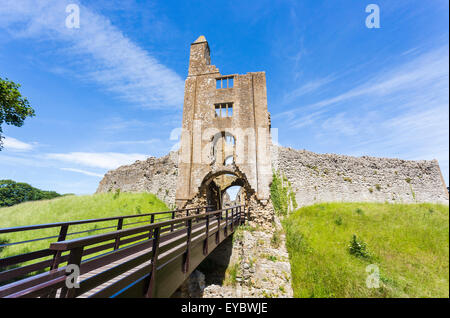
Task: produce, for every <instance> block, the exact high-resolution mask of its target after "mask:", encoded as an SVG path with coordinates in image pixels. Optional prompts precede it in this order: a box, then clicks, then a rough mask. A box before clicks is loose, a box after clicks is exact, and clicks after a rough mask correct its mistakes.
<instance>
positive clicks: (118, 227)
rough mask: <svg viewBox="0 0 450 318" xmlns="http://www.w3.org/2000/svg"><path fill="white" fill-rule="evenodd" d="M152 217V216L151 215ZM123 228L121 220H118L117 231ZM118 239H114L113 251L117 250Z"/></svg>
mask: <svg viewBox="0 0 450 318" xmlns="http://www.w3.org/2000/svg"><path fill="white" fill-rule="evenodd" d="M152 216H153V215H152ZM122 227H123V218H120V219H119V221H118V222H117V231H120V230H121V229H122ZM119 243H120V238H116V241H115V242H114V250H117V249H118V248H119Z"/></svg>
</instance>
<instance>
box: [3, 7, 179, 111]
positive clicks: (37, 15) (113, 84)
mask: <svg viewBox="0 0 450 318" xmlns="http://www.w3.org/2000/svg"><path fill="white" fill-rule="evenodd" d="M73 2H74V1H73V0H71V1H68V0H41V1H33V0H21V1H17V0H0V7H1V8H2V10H0V28H4V29H6V30H7V31H8V32H9V34H11V35H12V36H13V37H20V38H32V39H36V40H38V41H42V40H47V41H49V42H50V41H56V42H57V43H59V44H62V45H63V48H60V49H59V50H58V53H57V54H63V55H64V56H65V57H66V61H67V63H69V65H65V67H67V66H69V67H72V68H75V69H76V70H77V72H78V75H79V76H81V77H82V78H87V79H89V80H92V81H93V82H96V83H99V84H101V85H102V86H103V87H105V88H106V89H107V90H109V91H111V92H113V93H115V94H118V95H119V96H120V97H121V98H122V99H124V100H126V101H127V102H132V103H136V104H139V105H141V106H143V107H148V108H164V107H180V108H181V106H182V104H183V89H184V81H183V80H182V79H181V78H180V76H179V75H178V74H176V73H175V72H174V71H172V70H171V69H169V68H168V67H166V66H164V65H163V64H161V63H160V62H159V61H158V60H157V59H156V58H154V57H153V56H152V55H151V54H149V53H148V52H147V51H145V50H143V49H142V48H140V47H139V46H138V45H136V44H135V43H133V42H132V41H131V40H130V39H129V38H127V37H126V36H125V35H124V34H123V33H122V32H121V31H120V30H119V29H117V27H115V26H114V25H112V24H111V22H110V21H109V20H108V19H107V18H106V17H104V16H101V15H99V14H97V13H96V12H93V11H92V10H90V9H89V8H88V7H86V6H83V5H81V4H80V28H79V29H68V28H67V27H66V26H65V19H66V17H67V15H68V14H67V13H66V12H65V8H66V5H67V4H69V3H73ZM75 2H76V1H75ZM52 43H53V42H52ZM52 67H53V68H55V67H56V66H55V65H53V66H52ZM60 73H61V71H60Z"/></svg>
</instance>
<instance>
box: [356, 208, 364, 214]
mask: <svg viewBox="0 0 450 318" xmlns="http://www.w3.org/2000/svg"><path fill="white" fill-rule="evenodd" d="M356 213H358V214H359V215H363V214H364V211H363V209H361V208H357V209H356Z"/></svg>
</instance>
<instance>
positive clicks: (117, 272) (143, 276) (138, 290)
mask: <svg viewBox="0 0 450 318" xmlns="http://www.w3.org/2000/svg"><path fill="white" fill-rule="evenodd" d="M212 210H213V208H212V207H200V208H193V209H183V210H175V211H169V212H157V213H148V214H138V215H129V216H120V217H112V218H103V219H91V220H83V221H73V222H63V223H53V224H41V225H32V226H25V227H15V228H4V229H0V235H2V234H7V233H18V232H19V233H21V232H27V231H34V230H39V229H49V228H53V229H59V235H55V236H50V237H40V238H35V239H32V240H26V241H20V242H12V243H11V242H7V243H5V244H3V245H0V249H1V248H5V247H8V246H12V245H17V244H26V243H31V242H34V241H42V240H45V241H48V240H55V241H56V242H53V243H49V247H48V248H45V249H40V250H35V251H31V252H27V253H24V254H20V255H15V256H10V257H7V258H3V259H0V297H3V298H19V297H27V298H36V297H38V298H55V297H57V298H72V297H100V298H108V297H170V296H171V295H172V294H173V293H174V292H175V291H176V290H177V288H178V287H179V286H180V285H181V284H182V283H183V282H184V281H185V280H186V279H187V278H188V276H189V274H190V273H191V272H192V271H193V270H195V268H196V267H197V266H198V265H199V264H200V263H201V262H202V260H204V259H205V258H206V256H208V254H210V253H211V252H212V251H213V250H214V249H215V248H216V247H217V246H218V245H219V244H220V243H221V242H222V241H223V240H224V239H226V238H227V237H228V236H230V235H231V234H232V233H233V232H234V230H235V229H236V227H237V226H239V225H240V224H243V223H244V221H245V219H246V217H247V212H246V208H245V206H242V205H240V206H234V207H230V208H226V209H221V210H215V211H212ZM135 218H139V220H141V221H139V222H131V223H126V221H128V220H133V219H135ZM142 218H144V219H145V218H147V219H146V220H145V221H142ZM115 221H117V224H116V225H114V226H107V227H100V228H97V226H98V225H97V224H102V222H115ZM89 223H91V224H96V225H97V226H96V227H95V228H94V229H92V230H88V231H81V232H69V228H71V227H72V228H73V227H74V226H75V225H82V224H89ZM145 223H147V224H145ZM103 224H105V223H103ZM142 224H144V225H142ZM100 230H103V231H105V230H108V231H109V232H106V233H102V234H97V235H89V234H91V233H93V231H100ZM80 234H86V235H87V236H83V237H79V238H75V239H71V240H68V239H67V238H68V237H70V236H71V235H80ZM0 244H1V243H0ZM69 265H70V266H69ZM73 265H76V266H73ZM72 268H77V269H79V274H80V275H79V277H78V280H77V281H78V286H76V287H74V286H73V285H74V284H73V283H74V282H76V281H75V280H73V279H72V278H73V274H74V272H73V270H70V271H69V269H72ZM2 269H3V270H2ZM67 281H70V282H71V283H72V284H69V285H68V284H67Z"/></svg>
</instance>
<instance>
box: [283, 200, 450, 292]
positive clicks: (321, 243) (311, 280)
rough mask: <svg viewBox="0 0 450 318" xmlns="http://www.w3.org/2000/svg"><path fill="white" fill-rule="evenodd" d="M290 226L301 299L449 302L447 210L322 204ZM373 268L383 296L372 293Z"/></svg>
mask: <svg viewBox="0 0 450 318" xmlns="http://www.w3.org/2000/svg"><path fill="white" fill-rule="evenodd" d="M283 226H284V229H285V231H286V237H287V241H286V245H287V249H288V252H289V258H290V262H291V269H292V277H293V289H294V296H295V297H449V207H448V206H446V205H433V204H408V205H407V204H395V205H394V204H379V203H328V204H316V205H313V206H308V207H304V208H301V209H299V210H297V211H296V212H295V213H293V214H291V216H290V217H289V218H288V219H286V220H284V221H283ZM355 242H356V243H357V244H356V243H355ZM355 245H357V246H360V247H363V250H364V253H366V254H361V253H355V252H354V249H355ZM352 251H353V252H352ZM361 255H362V256H364V257H361ZM370 264H375V265H377V266H378V268H379V288H368V287H367V285H366V280H367V278H368V276H369V274H370V273H369V272H366V269H368V267H367V266H368V265H370Z"/></svg>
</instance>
